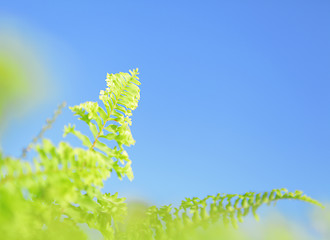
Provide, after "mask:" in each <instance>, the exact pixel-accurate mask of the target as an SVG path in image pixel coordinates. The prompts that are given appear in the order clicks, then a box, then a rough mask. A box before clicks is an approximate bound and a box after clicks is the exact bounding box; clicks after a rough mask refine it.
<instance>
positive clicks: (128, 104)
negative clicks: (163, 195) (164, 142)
mask: <svg viewBox="0 0 330 240" xmlns="http://www.w3.org/2000/svg"><path fill="white" fill-rule="evenodd" d="M137 75H138V70H137V69H136V70H133V71H130V74H128V73H117V74H108V75H107V79H106V82H107V88H106V89H105V90H102V91H100V96H99V98H100V100H101V101H102V102H103V104H104V106H105V109H103V108H102V107H100V106H99V105H98V103H97V102H85V103H82V104H80V105H77V106H74V107H70V109H71V110H72V111H73V112H74V113H75V115H78V116H79V119H80V120H82V121H84V122H85V123H87V124H88V126H89V129H90V131H91V132H92V135H93V138H94V139H93V140H90V139H89V138H88V137H87V136H86V135H84V134H82V133H81V132H79V131H77V130H75V127H74V126H71V125H68V126H67V127H65V130H64V135H67V134H68V133H72V134H73V135H75V136H76V137H78V138H79V139H80V140H81V141H82V143H83V145H84V146H86V147H87V148H89V149H90V150H91V151H93V150H94V149H98V150H99V151H101V152H103V153H104V154H105V155H107V156H108V157H109V158H115V159H117V162H116V164H119V163H121V164H122V165H123V168H121V170H123V169H125V171H116V172H117V175H118V177H119V178H120V179H121V178H122V177H123V176H125V175H127V177H128V178H129V179H130V180H132V179H133V172H132V169H131V167H130V165H131V160H130V159H129V157H128V154H127V152H126V151H125V150H124V148H123V146H124V145H125V146H130V145H133V144H134V143H135V141H134V139H133V137H132V133H131V130H130V128H129V126H130V125H131V124H132V123H131V118H130V117H131V115H132V111H133V110H134V109H135V108H136V107H137V105H138V101H139V99H140V89H139V87H138V85H140V82H139V81H138V79H139V78H138V77H137ZM101 139H104V140H109V141H112V140H113V141H115V142H116V144H117V146H118V148H117V147H114V148H109V147H108V145H107V144H105V143H103V142H101Z"/></svg>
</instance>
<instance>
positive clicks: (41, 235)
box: [0, 70, 321, 239]
mask: <svg viewBox="0 0 330 240" xmlns="http://www.w3.org/2000/svg"><path fill="white" fill-rule="evenodd" d="M137 75H138V71H137V70H133V71H130V72H129V73H118V74H108V75H107V79H106V84H107V88H106V89H105V90H102V91H101V92H100V96H99V99H100V101H101V102H102V103H103V106H100V105H99V103H98V102H85V103H82V104H80V105H77V106H74V107H70V109H71V110H72V112H73V113H74V114H75V115H77V116H78V117H79V120H82V121H83V122H85V123H86V124H87V125H88V127H89V129H90V133H88V134H84V133H82V132H80V131H78V130H76V127H75V125H71V124H69V125H67V126H66V127H65V128H64V136H66V135H67V134H73V135H74V136H76V137H77V138H78V139H80V140H81V143H82V147H80V148H77V147H72V146H70V144H69V143H67V142H64V141H63V142H60V143H59V144H58V145H57V146H55V145H54V144H53V143H52V142H51V141H50V140H48V139H43V140H42V142H41V143H39V144H37V143H34V144H31V145H30V146H29V148H32V149H34V150H35V153H36V154H35V155H36V156H35V157H34V159H33V161H27V160H23V159H15V158H12V157H6V156H2V155H0V196H1V197H0V233H1V236H2V238H3V239H86V238H87V236H86V234H85V232H84V231H83V230H82V229H81V228H80V227H79V224H87V225H88V226H89V227H90V228H93V229H97V230H98V231H100V232H101V233H102V235H103V237H104V239H192V238H193V237H195V238H196V237H198V236H199V234H200V233H201V232H203V231H205V229H210V228H211V227H212V226H213V227H214V226H218V225H219V224H221V225H222V224H224V225H227V224H231V225H232V226H233V227H235V228H237V227H238V222H242V221H243V218H244V217H245V216H246V215H248V214H249V213H251V214H252V215H253V216H254V217H255V218H256V219H258V215H257V213H256V211H257V209H258V208H259V207H260V206H261V205H263V204H271V203H275V202H276V201H278V200H282V199H291V200H300V201H305V202H309V203H312V204H316V205H319V206H321V205H320V204H319V203H318V202H317V201H315V200H313V199H311V198H309V197H307V196H306V195H304V194H303V193H302V192H301V191H295V192H288V191H287V190H286V189H274V190H271V191H269V192H264V193H254V192H249V193H245V194H217V195H214V196H207V197H205V198H203V199H199V198H186V199H185V200H183V201H182V203H181V205H180V206H178V207H172V206H171V205H168V206H163V207H160V208H158V207H156V206H152V207H143V208H137V209H138V210H137V211H135V212H134V214H128V209H127V205H126V203H125V199H124V198H119V197H118V195H117V193H116V194H109V193H106V194H103V193H102V192H101V189H102V188H103V183H104V181H105V180H107V179H108V178H109V177H110V175H111V174H112V173H114V174H116V175H117V177H118V178H120V179H122V178H124V177H127V178H128V179H130V180H133V172H132V168H131V160H130V158H129V156H128V154H127V152H126V151H125V149H124V147H125V146H131V145H133V144H134V143H135V141H134V139H133V137H132V134H131V130H130V126H131V124H132V122H131V115H132V111H133V110H134V109H136V107H137V105H138V101H139V99H140V89H139V87H138V86H139V85H140V82H139V78H138V76H137ZM111 146H113V147H111ZM24 155H25V154H24ZM217 229H222V228H221V227H219V228H217ZM221 233H223V236H224V237H225V230H223V231H221ZM221 233H219V232H218V231H217V232H216V236H218V237H220V236H221Z"/></svg>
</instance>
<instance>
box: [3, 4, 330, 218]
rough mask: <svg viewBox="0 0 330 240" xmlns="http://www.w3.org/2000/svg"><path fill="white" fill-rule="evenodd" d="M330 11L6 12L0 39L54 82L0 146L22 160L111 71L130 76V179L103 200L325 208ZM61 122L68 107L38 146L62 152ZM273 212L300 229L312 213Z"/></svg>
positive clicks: (266, 7) (156, 8)
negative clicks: (251, 200)
mask: <svg viewBox="0 0 330 240" xmlns="http://www.w3.org/2000/svg"><path fill="white" fill-rule="evenodd" d="M329 12H330V3H329V2H328V1H301V0H300V1H203V2H197V1H166V2H162V3H160V2H157V1H94V2H93V3H87V1H56V2H54V3H50V1H49V2H47V3H45V1H15V0H11V1H1V2H0V26H1V27H2V30H3V31H4V29H5V30H6V31H8V32H10V33H12V34H14V35H15V36H16V37H17V38H19V39H20V40H21V41H23V42H25V43H26V44H27V46H29V48H30V49H31V50H33V51H34V52H35V53H36V55H38V57H39V58H40V59H41V61H42V64H43V66H44V67H45V69H46V70H47V73H48V74H47V79H46V81H47V84H49V87H48V88H46V89H45V93H46V95H47V96H49V98H45V99H44V100H43V101H42V102H41V103H40V104H39V105H36V107H35V108H34V109H33V110H30V114H26V115H25V120H24V121H23V120H13V121H12V122H11V124H10V125H9V128H8V129H7V131H6V132H5V134H4V137H3V139H4V140H3V143H2V147H3V149H4V151H5V152H6V153H7V154H12V155H16V156H18V155H19V153H20V150H21V149H22V147H23V146H25V145H27V144H28V142H29V141H30V140H31V139H32V137H33V136H35V135H36V134H37V133H38V131H39V129H40V128H41V126H42V125H43V123H44V121H45V119H46V118H47V117H49V116H51V115H52V113H53V111H54V109H55V108H56V106H57V105H58V104H59V103H61V102H62V101H63V100H65V101H67V102H68V104H69V105H71V106H72V105H75V104H79V103H81V102H84V101H95V100H97V99H98V93H99V90H100V89H103V88H104V87H105V82H104V79H105V76H106V73H107V72H109V73H115V72H119V71H123V72H125V71H128V69H132V68H136V67H138V68H139V69H140V73H141V74H140V79H141V82H142V85H141V101H140V105H139V107H138V109H137V110H136V111H135V113H134V115H133V126H132V132H133V136H134V138H135V140H136V145H135V146H134V147H131V148H130V149H129V154H130V156H131V159H132V160H133V170H134V173H135V179H134V181H133V182H129V181H128V180H124V181H122V182H120V181H118V180H116V179H115V177H114V176H113V178H111V179H110V181H108V182H107V183H106V187H105V191H109V192H116V191H118V192H120V193H121V196H138V197H141V198H145V199H148V200H149V201H150V202H152V203H156V204H168V203H171V202H174V203H178V202H179V201H180V200H181V199H184V197H188V196H189V197H191V196H199V197H203V196H206V195H208V194H216V193H218V192H226V193H243V192H246V191H267V190H270V189H273V188H281V187H286V188H288V189H289V190H295V189H299V190H303V191H305V192H306V193H307V194H308V195H310V196H312V197H314V198H316V199H319V200H321V201H324V202H326V201H328V202H329V200H330V192H329V187H328V184H329V182H330V174H329V169H330V162H329V159H330V95H329V90H330V68H329V64H330V44H329V42H330V29H329V25H330V15H329ZM0 29H1V28H0ZM4 32H5V31H4ZM68 122H71V123H76V120H75V118H74V117H72V115H71V113H70V111H68V110H65V112H64V113H63V115H61V117H60V118H59V119H58V121H57V122H56V124H55V125H54V128H53V129H52V130H51V131H49V132H48V133H47V134H46V137H49V138H51V139H54V141H55V142H58V141H60V140H61V135H62V129H63V125H64V124H66V123H68ZM79 126H80V125H79ZM69 140H70V141H73V143H74V140H72V139H71V138H70V139H69ZM278 208H279V209H282V210H283V211H286V212H288V214H290V212H291V213H292V214H293V215H294V216H296V217H297V218H299V217H300V216H302V214H305V213H306V212H307V211H308V209H309V206H307V205H306V204H303V203H292V202H285V203H280V204H279V205H278ZM301 210H303V211H301ZM304 216H305V215H304Z"/></svg>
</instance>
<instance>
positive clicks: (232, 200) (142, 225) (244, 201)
mask: <svg viewBox="0 0 330 240" xmlns="http://www.w3.org/2000/svg"><path fill="white" fill-rule="evenodd" d="M283 199H289V200H300V201H305V202H308V203H311V204H315V205H317V206H320V207H322V205H321V204H320V203H319V202H318V201H316V200H314V199H312V198H310V197H308V196H306V195H304V194H303V193H302V192H301V191H295V192H288V191H287V190H286V189H274V190H272V191H271V192H264V193H254V192H249V193H245V194H243V195H240V194H217V195H215V196H207V197H206V198H203V199H199V198H197V197H194V198H186V199H185V200H183V201H182V203H181V205H180V206H179V207H178V208H176V207H172V206H171V205H167V206H163V207H160V208H158V207H156V206H152V207H149V208H148V209H146V210H145V211H144V214H143V215H141V214H140V215H139V218H135V221H134V222H129V225H128V226H126V228H125V229H126V230H128V231H126V232H120V231H118V232H117V234H116V239H191V238H190V237H191V236H192V235H193V234H194V233H196V232H194V231H196V230H198V229H200V227H201V228H202V229H208V228H209V227H211V226H212V225H214V224H219V223H220V224H224V225H225V226H226V225H228V224H229V223H231V225H232V226H233V227H234V228H237V227H238V222H243V218H244V217H245V216H246V215H248V214H249V213H252V214H253V216H254V217H255V219H256V220H257V221H258V220H259V217H258V215H257V209H258V208H259V207H260V206H262V205H264V204H268V205H269V204H271V203H276V202H277V201H278V200H283ZM220 237H221V236H219V239H223V238H220ZM217 239H218V238H217Z"/></svg>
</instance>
